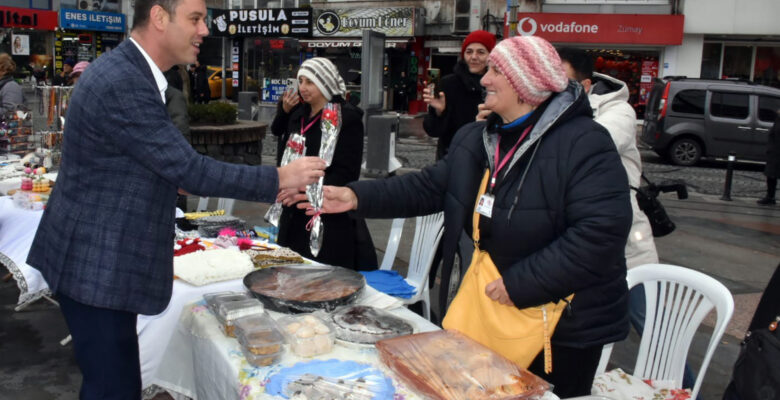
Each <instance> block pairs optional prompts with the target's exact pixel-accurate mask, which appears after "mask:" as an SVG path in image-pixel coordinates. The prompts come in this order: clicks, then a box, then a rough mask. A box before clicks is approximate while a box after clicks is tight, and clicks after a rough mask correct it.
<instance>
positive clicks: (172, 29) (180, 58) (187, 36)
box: [163, 0, 209, 65]
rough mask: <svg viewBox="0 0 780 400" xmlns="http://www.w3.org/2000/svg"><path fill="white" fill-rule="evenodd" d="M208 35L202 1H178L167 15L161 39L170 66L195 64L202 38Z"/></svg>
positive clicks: (204, 4) (204, 6)
mask: <svg viewBox="0 0 780 400" xmlns="http://www.w3.org/2000/svg"><path fill="white" fill-rule="evenodd" d="M208 34H209V29H208V27H207V26H206V3H205V2H204V1H203V0H179V1H178V3H176V8H175V9H174V11H173V12H172V13H169V14H168V23H167V26H166V29H165V33H164V38H163V41H164V43H163V47H164V48H165V49H166V50H167V55H168V56H169V57H170V60H169V61H170V64H171V65H174V64H189V63H193V62H195V61H196V60H197V57H198V53H200V45H201V44H202V43H203V37H204V36H207V35H208Z"/></svg>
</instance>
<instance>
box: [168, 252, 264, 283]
mask: <svg viewBox="0 0 780 400" xmlns="http://www.w3.org/2000/svg"><path fill="white" fill-rule="evenodd" d="M253 269H254V264H252V260H250V259H249V256H248V255H246V254H244V253H242V252H240V251H238V250H235V249H218V250H206V251H197V252H194V253H189V254H185V255H182V256H178V257H174V258H173V274H174V275H176V276H177V277H178V278H179V279H181V280H183V281H186V282H187V283H190V284H193V285H195V286H202V285H206V284H209V283H214V282H220V281H227V280H230V279H238V278H243V277H244V275H246V274H248V273H250V272H252V270H253Z"/></svg>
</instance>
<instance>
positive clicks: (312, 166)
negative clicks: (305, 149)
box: [277, 157, 326, 190]
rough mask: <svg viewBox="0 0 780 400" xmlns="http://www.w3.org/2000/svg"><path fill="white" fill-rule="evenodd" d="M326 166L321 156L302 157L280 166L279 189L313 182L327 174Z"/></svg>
mask: <svg viewBox="0 0 780 400" xmlns="http://www.w3.org/2000/svg"><path fill="white" fill-rule="evenodd" d="M325 167H326V165H325V161H324V160H323V159H321V158H319V157H301V158H299V159H297V160H295V161H293V162H291V163H289V164H287V165H285V166H284V167H279V168H277V171H279V190H282V189H297V188H299V187H301V186H306V185H309V184H312V183H314V182H316V181H317V179H320V177H321V176H323V175H325Z"/></svg>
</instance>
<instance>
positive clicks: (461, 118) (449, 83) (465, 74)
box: [423, 60, 484, 160]
mask: <svg viewBox="0 0 780 400" xmlns="http://www.w3.org/2000/svg"><path fill="white" fill-rule="evenodd" d="M479 78H480V76H478V75H474V74H472V73H470V72H469V69H468V66H467V65H466V63H464V62H463V61H462V60H461V61H459V62H458V63H457V64H455V68H454V70H453V73H452V74H450V75H447V76H445V77H444V78H442V80H441V83H440V88H439V89H438V91H440V92H444V100H445V102H446V103H445V108H444V112H442V114H441V115H440V116H437V115H436V111H434V110H433V108H431V109H429V110H428V114H426V115H425V119H423V129H424V130H425V132H426V133H427V134H428V135H429V136H431V137H436V138H439V142H438V144H437V145H436V159H437V160H440V159H442V158H443V157H444V155H445V154H447V149H448V148H449V147H450V143H451V142H452V138H454V137H455V132H457V131H458V129H460V128H461V127H462V126H463V125H466V124H468V123H470V122H474V119H475V118H476V117H477V106H478V105H479V104H480V103H482V101H483V100H484V96H483V94H482V86H480V85H479Z"/></svg>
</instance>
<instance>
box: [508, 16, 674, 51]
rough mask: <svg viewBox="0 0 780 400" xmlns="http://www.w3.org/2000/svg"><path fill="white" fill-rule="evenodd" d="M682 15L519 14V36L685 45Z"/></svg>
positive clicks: (595, 41)
mask: <svg viewBox="0 0 780 400" xmlns="http://www.w3.org/2000/svg"><path fill="white" fill-rule="evenodd" d="M684 20H685V17H684V16H682V15H655V14H564V13H518V14H517V21H518V22H517V32H516V34H517V35H524V36H539V37H542V38H545V39H547V40H548V41H550V42H553V43H612V44H649V45H679V44H682V38H683V22H684Z"/></svg>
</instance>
